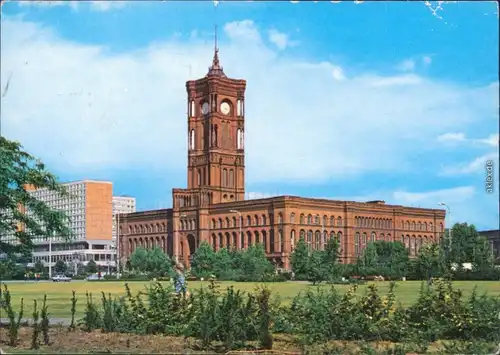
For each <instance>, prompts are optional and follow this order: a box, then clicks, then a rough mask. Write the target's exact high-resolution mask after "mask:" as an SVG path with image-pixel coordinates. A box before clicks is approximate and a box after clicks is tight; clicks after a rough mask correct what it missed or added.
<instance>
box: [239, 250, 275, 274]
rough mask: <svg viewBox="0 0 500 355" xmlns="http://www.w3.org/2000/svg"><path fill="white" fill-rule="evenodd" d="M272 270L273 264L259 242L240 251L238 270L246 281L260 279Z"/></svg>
mask: <svg viewBox="0 0 500 355" xmlns="http://www.w3.org/2000/svg"><path fill="white" fill-rule="evenodd" d="M273 271H274V268H273V265H272V264H271V262H270V261H269V260H268V259H267V256H266V252H265V250H264V247H263V246H262V245H261V244H259V245H251V246H250V247H248V249H247V250H245V251H244V252H243V253H242V255H241V269H240V272H241V274H242V275H244V277H245V278H246V279H247V280H248V281H260V280H262V279H264V278H265V277H266V275H269V274H271V273H272V272H273Z"/></svg>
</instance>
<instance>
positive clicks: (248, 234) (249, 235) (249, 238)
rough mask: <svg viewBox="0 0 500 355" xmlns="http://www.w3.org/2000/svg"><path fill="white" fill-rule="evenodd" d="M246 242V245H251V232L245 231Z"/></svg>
mask: <svg viewBox="0 0 500 355" xmlns="http://www.w3.org/2000/svg"><path fill="white" fill-rule="evenodd" d="M247 243H248V246H250V245H252V233H250V232H247Z"/></svg>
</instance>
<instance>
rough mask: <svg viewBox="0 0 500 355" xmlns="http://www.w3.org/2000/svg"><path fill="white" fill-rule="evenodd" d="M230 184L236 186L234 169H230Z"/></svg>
mask: <svg viewBox="0 0 500 355" xmlns="http://www.w3.org/2000/svg"><path fill="white" fill-rule="evenodd" d="M229 186H231V187H234V170H233V169H231V170H229Z"/></svg>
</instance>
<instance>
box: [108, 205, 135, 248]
mask: <svg viewBox="0 0 500 355" xmlns="http://www.w3.org/2000/svg"><path fill="white" fill-rule="evenodd" d="M112 203H113V237H112V238H113V241H116V238H117V232H118V229H117V225H118V218H119V217H118V215H120V214H127V213H133V212H135V210H136V201H135V197H130V196H113V202H112Z"/></svg>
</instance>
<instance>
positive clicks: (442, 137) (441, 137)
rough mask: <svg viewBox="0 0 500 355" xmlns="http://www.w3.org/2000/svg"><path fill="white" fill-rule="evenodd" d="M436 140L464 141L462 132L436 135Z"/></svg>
mask: <svg viewBox="0 0 500 355" xmlns="http://www.w3.org/2000/svg"><path fill="white" fill-rule="evenodd" d="M437 140H438V142H464V141H466V138H465V134H463V133H445V134H441V135H439V136H438V137H437Z"/></svg>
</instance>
